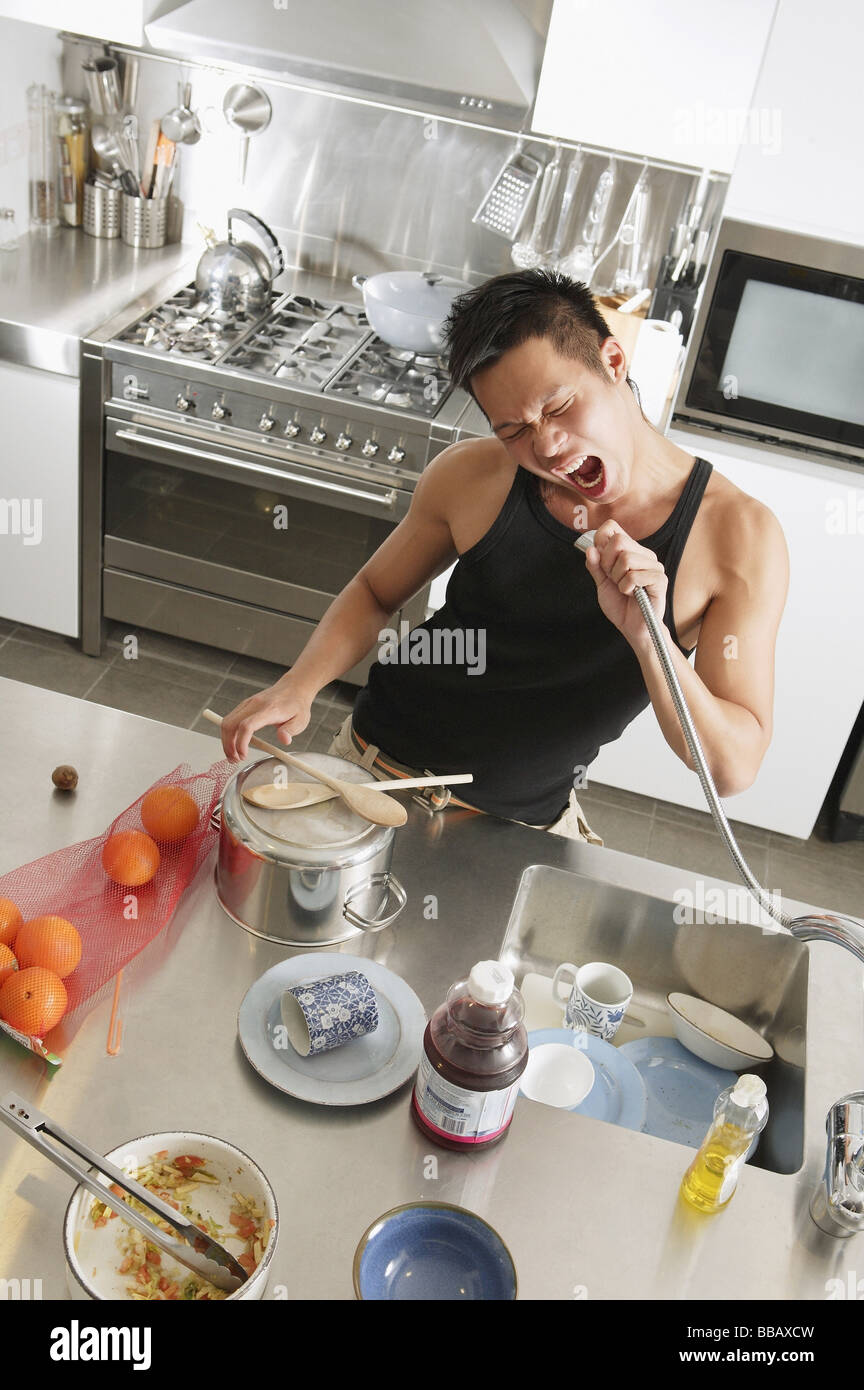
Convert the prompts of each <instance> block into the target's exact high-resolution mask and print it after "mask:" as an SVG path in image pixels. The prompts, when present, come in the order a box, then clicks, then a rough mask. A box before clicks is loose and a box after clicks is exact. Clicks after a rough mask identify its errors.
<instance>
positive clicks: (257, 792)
mask: <svg viewBox="0 0 864 1390" xmlns="http://www.w3.org/2000/svg"><path fill="white" fill-rule="evenodd" d="M473 781H474V777H473V775H472V773H470V772H455V773H448V775H447V776H446V777H395V778H393V779H392V780H390V779H386V778H385V779H384V780H382V781H376V782H354V783H352V786H360V787H371V788H372V789H373V791H381V792H391V791H393V792H407V791H411V790H412V789H413V788H415V787H449V786H451V785H452V784H453V783H455V782H473ZM334 796H338V792H334V791H333V789H332V787H316V786H313V785H312V783H311V782H262V784H261V785H260V786H258V787H244V788H243V800H244V801H249V802H251V804H252V805H253V806H264V807H265V808H266V809H267V810H268V811H289V810H290V811H293V810H297V809H298V808H299V807H301V806H316V805H317V804H318V803H319V802H320V801H329V800H331V798H332V797H334Z"/></svg>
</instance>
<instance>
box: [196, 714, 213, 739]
mask: <svg viewBox="0 0 864 1390" xmlns="http://www.w3.org/2000/svg"><path fill="white" fill-rule="evenodd" d="M189 727H190V729H191V730H192V733H193V734H209V735H210V737H211V738H218V737H219V730H218V729H217V727H216V725H215V724H211V723H210V720H209V719H202V718H201V716H200V715H199V716H198V718H197V719H196V720H195V723H194V724H190V726H189Z"/></svg>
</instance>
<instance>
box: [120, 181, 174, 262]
mask: <svg viewBox="0 0 864 1390" xmlns="http://www.w3.org/2000/svg"><path fill="white" fill-rule="evenodd" d="M122 197H123V211H122V217H121V223H120V235H121V236H122V238H123V240H124V241H125V242H126V245H127V246H142V247H146V248H148V249H149V250H153V249H155V248H156V247H158V246H164V245H165V224H166V221H167V214H168V199H167V198H132V197H131V196H130V195H129V194H128V193H124V194H123V195H122Z"/></svg>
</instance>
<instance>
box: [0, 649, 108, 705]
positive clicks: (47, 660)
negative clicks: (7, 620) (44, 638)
mask: <svg viewBox="0 0 864 1390" xmlns="http://www.w3.org/2000/svg"><path fill="white" fill-rule="evenodd" d="M108 669H109V663H108V662H107V661H105V660H103V658H102V657H95V656H85V655H84V653H83V652H80V651H78V650H77V649H76V648H75V647H69V648H68V649H67V648H62V649H61V648H59V647H52V646H42V645H38V644H31V643H28V642H19V640H18V638H17V637H8V638H7V639H6V641H5V642H4V643H3V645H2V647H0V676H8V677H9V679H10V680H13V681H24V682H26V684H27V685H38V686H41V688H42V689H43V690H56V691H59V693H60V694H61V695H78V696H81V695H86V694H87V692H88V690H90V688H91V687H92V686H93V685H95V684H96V682H97V681H98V680H99V679H100V678H101V677H102V676H103V675H104V674H105V672H106V671H107V670H108Z"/></svg>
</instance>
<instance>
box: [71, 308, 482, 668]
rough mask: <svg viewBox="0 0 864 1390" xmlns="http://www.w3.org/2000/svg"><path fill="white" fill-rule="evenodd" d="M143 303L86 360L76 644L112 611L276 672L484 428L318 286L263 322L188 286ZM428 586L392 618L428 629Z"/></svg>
mask: <svg viewBox="0 0 864 1390" xmlns="http://www.w3.org/2000/svg"><path fill="white" fill-rule="evenodd" d="M140 307H141V306H139V313H138V315H137V317H135V318H134V319H133V320H132V321H131V322H128V323H124V324H123V325H122V326H121V327H119V328H117V325H116V324H115V325H111V326H109V329H108V332H107V334H106V336H105V338H104V340H103V341H99V340H98V339H96V338H94V340H93V341H91V342H88V343H87V344H85V348H84V363H83V369H82V377H83V381H84V389H85V395H87V394H89V395H90V397H91V401H92V397H93V394H94V387H95V384H96V383H97V381H98V389H99V393H100V401H99V413H100V416H101V420H102V427H101V430H100V431H99V443H98V446H97V444H96V442H95V438H94V439H93V440H92V441H91V443H90V447H89V448H87V447H85V449H84V455H85V483H84V493H85V506H84V525H83V531H84V552H85V553H84V584H83V588H84V594H85V604H84V622H83V631H84V638H83V645H84V650H85V651H89V652H97V651H98V650H99V648H100V645H101V632H102V619H103V618H106V617H107V618H114V619H118V620H120V621H121V622H129V624H130V630H131V629H132V628H134V627H136V626H141V627H149V628H155V629H156V630H158V631H165V632H171V633H174V634H175V635H177V636H182V637H188V638H191V639H193V640H196V641H199V642H206V643H209V644H211V645H214V646H217V647H223V648H226V649H227V650H231V651H237V652H246V653H249V654H250V655H258V656H262V657H265V658H267V659H269V660H275V661H277V662H282V663H284V664H285V665H286V666H287V665H289V664H290V663H291V661H293V660H294V659H295V657H296V656H297V654H298V652H299V651H300V650H301V648H302V647H303V646H304V645H305V642H306V640H307V639H308V637H309V635H310V634H311V631H312V629H313V628H314V625H315V623H316V622H317V620H318V619H319V618H320V617H321V616H322V614H323V613H324V612H325V610H326V608H327V607H328V606H329V604H330V602H331V601H332V599H333V598H334V597H335V595H336V594H337V593H339V592H340V590H341V589H342V588H344V586H345V584H347V583H348V581H349V580H350V579H351V578H352V577H353V576H354V574H356V573H357V571H358V570H359V569H360V568H361V567H362V565H363V564H364V563H365V561H366V560H367V559H368V558H369V557H370V556H371V554H372V553H373V552H374V551H375V550H376V549H377V547H378V546H379V545H380V544H381V543H382V541H383V540H384V539H385V538H386V537H387V535H389V534H390V532H391V531H392V530H393V528H394V526H396V525H397V524H398V522H399V521H400V520H401V519H402V517H404V515H405V514H406V512H407V510H408V507H409V505H410V501H411V495H412V493H413V490H414V487H415V485H416V482H417V479H418V477H419V476H420V474H421V473H422V471H423V469H424V468H425V467H426V465H427V464H428V463H429V462H430V460H431V459H432V458H433V457H434V456H435V455H436V454H438V453H440V452H441V450H442V449H445V448H446V447H447V446H448V445H449V444H451V443H452V442H454V441H455V440H456V439H458V438H460V437H462V436H464V435H476V434H482V433H484V432H485V430H484V426H483V423H482V416H480V413H479V411H478V410H477V407H476V406H475V405H474V404H473V402H472V401H471V400H470V398H469V397H468V396H467V395H465V393H463V392H461V391H457V390H454V389H453V386H452V383H451V381H450V379H449V376H448V374H447V367H446V363H445V362H444V361H443V360H442V359H441V358H438V357H421V356H418V355H417V354H415V353H411V352H402V351H400V350H398V349H396V348H393V347H391V346H389V345H388V344H387V343H384V342H383V341H382V340H381V339H380V338H378V337H376V335H375V334H374V333H373V332H372V330H371V329H370V327H369V324H368V322H367V320H366V318H365V315H364V314H363V310H362V307H360V306H358V305H357V304H355V303H352V302H349V301H346V300H337V299H332V298H330V297H326V296H324V297H322V296H321V295H320V294H319V293H318V286H317V285H313V286H312V287H311V290H310V292H309V293H305V292H302V286H301V287H299V288H295V290H294V292H291V293H283V294H277V293H273V294H272V297H271V300H270V304H269V306H268V307H267V308H266V309H265V310H264V311H263V312H262V313H261V314H259V315H258V316H257V317H242V316H238V317H233V318H232V317H229V316H227V315H224V314H217V313H214V312H213V310H212V308H211V307H210V306H209V304H208V303H207V302H206V301H204V300H202V299H200V298H199V296H198V295H197V293H196V291H195V289H194V287H193V286H191V285H185V284H180V285H178V286H177V287H176V288H173V289H172V292H171V293H169V294H167V295H165V296H164V297H163V298H161V299H156V300H155V301H154V302H153V303H148V304H146V306H144V311H143V312H140ZM97 362H98V368H97ZM88 364H89V365H88ZM88 382H90V383H91V386H90V388H89V390H88V385H87V383H88ZM85 409H86V406H85ZM91 434H93V431H92V430H91ZM88 498H89V503H88ZM97 515H98V516H99V518H101V522H102V524H101V525H99V526H98V539H97V522H96V516H97ZM88 518H89V520H88ZM427 593H428V590H424V592H423V593H421V594H419V595H417V596H416V598H415V599H414V600H412V601H411V603H410V604H408V605H406V607H405V608H404V609H403V610H402V612H401V613H400V614H397V615H396V620H399V619H401V618H407V619H408V620H409V621H411V622H414V621H418V620H422V618H423V617H424V616H425V611H426V596H427ZM374 656H375V653H374V652H373V654H372V658H371V659H374ZM368 666H369V661H368V660H367V661H364V662H361V663H360V664H359V665H358V666H357V667H355V668H354V670H353V671H352V672H351V673H349V674H348V678H349V679H355V680H358V681H361V680H363V679H365V675H366V671H367V670H368Z"/></svg>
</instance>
